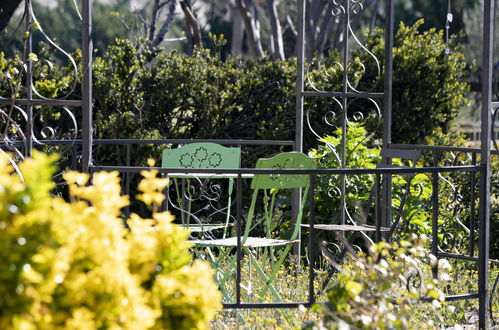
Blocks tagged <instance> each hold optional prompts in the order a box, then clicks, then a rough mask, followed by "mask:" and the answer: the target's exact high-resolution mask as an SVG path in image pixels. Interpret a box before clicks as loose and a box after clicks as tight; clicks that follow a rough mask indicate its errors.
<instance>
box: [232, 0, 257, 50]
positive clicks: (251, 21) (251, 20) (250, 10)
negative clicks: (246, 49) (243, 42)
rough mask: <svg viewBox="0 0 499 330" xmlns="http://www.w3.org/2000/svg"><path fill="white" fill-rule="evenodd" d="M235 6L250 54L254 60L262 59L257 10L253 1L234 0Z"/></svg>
mask: <svg viewBox="0 0 499 330" xmlns="http://www.w3.org/2000/svg"><path fill="white" fill-rule="evenodd" d="M236 5H237V7H238V8H239V11H240V13H241V16H242V17H243V21H244V26H245V28H246V34H247V35H248V43H249V46H250V50H251V54H252V55H253V57H255V58H258V57H262V56H263V48H262V42H261V39H260V22H259V21H258V11H257V8H256V6H255V4H254V3H253V0H236Z"/></svg>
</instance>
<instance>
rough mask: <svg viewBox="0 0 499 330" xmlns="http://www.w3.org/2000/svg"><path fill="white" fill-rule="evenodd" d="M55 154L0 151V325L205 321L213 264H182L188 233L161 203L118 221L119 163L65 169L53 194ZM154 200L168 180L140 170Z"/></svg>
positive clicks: (216, 297)
mask: <svg viewBox="0 0 499 330" xmlns="http://www.w3.org/2000/svg"><path fill="white" fill-rule="evenodd" d="M54 160H55V157H53V156H46V155H43V154H40V153H37V154H35V155H34V158H33V159H28V160H26V161H24V162H23V163H22V164H21V165H20V170H21V173H22V179H21V177H20V176H19V175H18V174H17V173H15V172H14V171H13V168H12V167H11V166H10V165H9V163H8V160H7V158H6V157H0V329H57V328H59V329H149V328H153V329H206V328H208V323H209V321H210V319H211V318H212V317H213V316H214V313H215V311H216V310H217V309H219V308H220V307H221V305H220V294H219V292H218V290H217V288H216V286H215V284H214V283H213V280H212V278H213V272H212V271H211V270H210V267H209V266H208V265H207V264H205V263H202V262H200V261H196V262H194V263H193V264H191V259H192V257H191V255H190V254H189V251H188V247H189V245H188V243H186V239H187V236H188V233H187V232H186V231H184V230H183V229H181V228H179V227H177V226H176V225H174V224H172V216H171V215H170V214H169V213H158V212H153V216H152V219H142V218H140V217H139V216H138V215H136V214H134V215H132V216H131V219H130V221H129V224H130V230H127V229H125V228H124V227H123V225H122V221H121V219H120V218H119V215H120V209H121V208H122V207H123V206H126V205H128V203H129V201H128V196H121V195H120V184H119V177H118V173H97V174H95V175H94V176H93V178H92V182H91V183H90V182H89V180H90V177H89V176H88V175H87V174H81V173H76V172H70V173H67V174H66V175H65V179H66V181H67V183H68V185H69V194H70V202H66V201H64V200H63V199H62V198H59V197H52V196H51V195H50V190H51V189H52V188H53V184H52V182H51V176H52V174H53V165H52V163H53V161H54ZM143 174H144V175H145V176H146V178H145V179H144V180H145V181H144V182H145V184H144V185H142V187H143V189H142V195H141V199H142V200H143V201H146V202H147V203H146V204H148V205H149V206H151V207H152V208H154V205H156V203H157V202H158V201H160V202H161V200H162V198H164V197H163V196H162V195H161V194H159V191H161V189H162V188H164V187H165V186H166V184H167V181H166V180H165V179H157V178H156V173H155V172H145V173H143Z"/></svg>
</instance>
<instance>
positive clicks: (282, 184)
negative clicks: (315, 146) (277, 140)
mask: <svg viewBox="0 0 499 330" xmlns="http://www.w3.org/2000/svg"><path fill="white" fill-rule="evenodd" d="M255 167H256V168H259V169H315V168H317V162H316V159H315V158H310V157H308V156H307V155H305V154H303V153H301V152H283V153H280V154H277V155H275V156H274V157H271V158H260V159H259V160H258V161H257V162H256V166H255ZM308 182H309V176H308V175H303V174H257V175H255V176H254V177H253V181H252V182H251V188H252V189H273V188H276V189H279V188H284V189H291V188H304V187H306V186H307V185H308Z"/></svg>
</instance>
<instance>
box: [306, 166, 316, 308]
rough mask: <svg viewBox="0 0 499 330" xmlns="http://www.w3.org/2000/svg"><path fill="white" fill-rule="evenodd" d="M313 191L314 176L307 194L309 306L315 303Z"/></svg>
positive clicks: (311, 178) (311, 177)
mask: <svg viewBox="0 0 499 330" xmlns="http://www.w3.org/2000/svg"><path fill="white" fill-rule="evenodd" d="M314 190H315V181H314V176H313V175H311V176H310V188H309V193H308V205H309V207H310V214H309V218H308V224H309V225H310V233H309V236H308V260H309V282H308V302H309V303H310V304H313V303H315V292H314V281H315V270H314V267H315V265H314V263H315V251H314V241H315V228H314V225H315V205H314Z"/></svg>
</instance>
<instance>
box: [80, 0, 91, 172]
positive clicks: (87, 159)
mask: <svg viewBox="0 0 499 330" xmlns="http://www.w3.org/2000/svg"><path fill="white" fill-rule="evenodd" d="M82 19H83V22H82V42H83V45H82V66H81V67H82V86H81V96H82V100H81V101H82V104H81V105H82V107H81V110H82V159H81V169H82V171H83V172H88V171H89V167H90V165H91V163H92V144H93V129H92V51H93V45H92V0H83V6H82Z"/></svg>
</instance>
